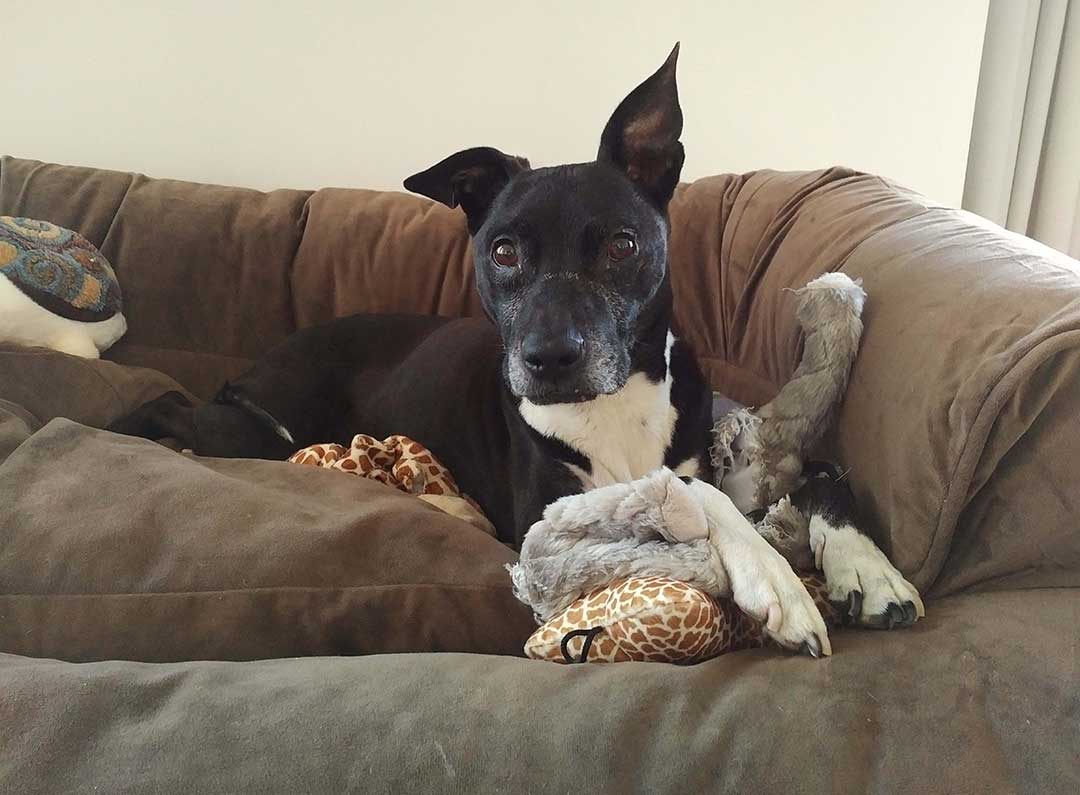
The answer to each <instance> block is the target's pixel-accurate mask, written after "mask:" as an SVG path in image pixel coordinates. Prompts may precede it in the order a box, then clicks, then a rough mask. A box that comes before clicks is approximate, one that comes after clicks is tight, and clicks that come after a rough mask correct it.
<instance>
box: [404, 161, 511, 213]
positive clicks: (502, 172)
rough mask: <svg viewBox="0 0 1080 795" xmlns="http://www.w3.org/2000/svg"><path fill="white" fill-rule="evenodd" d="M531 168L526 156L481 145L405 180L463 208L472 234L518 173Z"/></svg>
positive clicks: (410, 186) (408, 187) (412, 188)
mask: <svg viewBox="0 0 1080 795" xmlns="http://www.w3.org/2000/svg"><path fill="white" fill-rule="evenodd" d="M528 168H529V161H528V160H526V159H525V158H524V157H514V156H513V155H504V154H503V153H502V152H500V151H499V150H498V149H492V148H491V147H490V146H478V147H475V148H474V149H466V150H465V151H463V152H458V153H457V154H454V155H450V157H448V158H446V159H445V160H442V161H440V162H438V163H436V164H435V165H433V166H432V167H431V168H429V169H427V170H426V171H421V172H420V173H419V174H413V175H412V176H411V177H409V178H408V179H407V180H405V189H406V190H410V191H412V192H413V193H419V194H421V195H423V196H427V197H428V198H429V199H434V200H435V201H437V202H442V203H443V204H445V205H446V206H447V207H459V206H460V207H461V209H462V210H464V211H465V217H466V218H467V219H468V221H469V233H470V234H476V230H477V229H479V228H480V226H481V225H482V224H483V223H484V218H485V216H487V211H488V210H489V209H490V208H491V203H492V202H493V201H495V197H496V196H498V195H499V191H501V190H502V189H503V188H504V187H506V183H507V182H509V181H510V178H511V177H512V176H514V175H515V174H517V173H519V172H521V171H525V170H527V169H528Z"/></svg>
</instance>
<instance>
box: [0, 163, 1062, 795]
mask: <svg viewBox="0 0 1080 795" xmlns="http://www.w3.org/2000/svg"><path fill="white" fill-rule="evenodd" d="M0 214H7V215H24V216H31V217H37V218H46V219H48V220H51V221H54V222H56V223H59V224H62V225H65V226H68V227H71V228H74V229H77V230H79V231H80V232H82V233H83V234H84V235H85V236H86V237H88V238H89V239H90V240H91V241H93V242H94V243H95V244H97V245H98V246H100V247H101V249H102V251H103V252H104V253H105V255H106V256H107V257H108V258H109V259H110V260H111V261H112V262H113V263H114V264H115V266H116V269H117V272H118V274H119V277H120V280H121V283H122V285H123V289H124V295H125V302H126V307H125V309H126V314H127V316H128V320H129V325H130V331H129V332H128V334H127V336H126V337H125V338H124V339H123V340H122V341H121V342H120V343H119V344H117V345H116V346H115V347H114V348H113V349H112V350H110V351H109V352H108V354H107V356H106V359H107V361H100V362H89V361H84V360H80V359H74V358H72V357H68V356H64V355H61V354H55V353H51V352H48V351H43V350H27V349H15V348H11V347H7V348H0V791H3V792H61V791H96V790H100V791H106V792H135V791H144V792H196V791H198V792H218V791H221V792H235V791H258V792H268V791H280V792H301V791H306V792H335V791H343V790H346V789H354V790H360V791H372V792H384V791H385V792H393V791H433V792H450V791H462V792H481V791H498V792H568V791H575V792H590V791H605V792H606V791H611V792H626V791H631V790H634V791H643V792H658V791H680V792H699V791H716V790H720V789H724V790H730V791H776V790H781V789H783V790H786V791H806V792H822V791H829V790H832V791H865V790H874V791H882V792H897V791H913V792H927V791H935V792H937V791H940V792H968V791H980V792H984V791H1001V790H1005V791H1009V790H1020V791H1025V792H1039V793H1043V792H1076V791H1080V761H1078V760H1080V756H1078V749H1080V590H1077V588H1078V586H1080V530H1078V520H1077V516H1078V513H1080V467H1078V464H1077V462H1078V461H1080V264H1078V263H1077V262H1076V261H1074V260H1071V259H1069V258H1067V257H1064V256H1062V255H1059V254H1056V253H1054V252H1052V251H1050V250H1048V249H1046V248H1044V247H1042V246H1040V245H1038V244H1036V243H1033V242H1031V241H1030V240H1027V239H1025V238H1021V237H1018V236H1015V235H1012V234H1010V233H1007V232H1004V231H1003V230H1001V229H999V228H997V227H994V226H992V225H990V224H988V223H985V222H982V221H979V220H978V219H977V218H975V217H973V216H971V215H968V214H966V213H962V212H959V211H956V210H951V209H947V208H943V207H939V206H936V205H934V204H932V203H930V202H928V201H927V200H926V199H924V198H923V197H921V196H918V195H915V194H913V193H911V192H909V191H906V190H904V189H902V188H900V187H898V186H896V185H894V184H891V183H889V182H887V181H884V180H882V179H880V178H878V177H875V176H871V175H867V174H860V173H856V172H853V171H851V170H849V169H843V168H832V169H828V170H824V171H812V172H798V173H778V172H771V171H758V172H754V173H751V174H745V175H725V176H718V177H713V178H709V179H703V180H699V181H697V182H695V183H693V184H689V185H683V186H681V187H680V188H679V190H678V192H677V195H676V197H675V200H674V203H673V205H672V210H671V215H672V226H673V229H672V260H671V268H672V272H673V278H674V285H675V292H676V302H677V314H678V326H679V332H680V333H681V335H682V336H683V337H685V338H686V339H688V340H689V341H690V342H691V343H692V344H693V346H694V348H695V349H696V351H697V353H698V356H699V357H700V359H701V361H702V363H703V366H704V369H705V371H706V372H707V374H708V376H709V377H710V379H711V380H712V383H713V385H714V387H715V388H716V389H717V390H719V391H722V392H724V393H725V394H727V395H730V396H731V397H734V398H736V399H738V400H741V401H744V402H748V403H752V404H759V403H761V402H763V401H765V400H767V399H769V398H770V397H771V396H772V395H773V394H774V393H775V392H776V390H777V386H778V385H779V384H781V383H783V382H784V380H785V379H786V378H787V377H788V376H789V375H790V374H791V372H792V370H793V368H794V364H795V362H796V360H797V357H798V353H799V344H800V341H799V335H798V330H797V327H796V324H795V321H794V317H793V314H792V299H791V297H790V294H789V293H787V292H785V291H784V290H783V288H785V287H796V286H800V285H802V284H804V283H805V282H806V281H808V280H809V279H811V278H812V277H814V276H816V275H818V274H820V273H822V272H825V271H828V270H834V269H841V270H843V271H844V272H846V273H848V274H849V275H851V276H853V277H859V278H861V279H862V280H863V283H864V285H865V287H866V289H867V291H868V293H869V295H870V300H869V303H868V306H867V310H866V332H865V336H864V342H863V345H862V349H861V353H860V356H859V360H858V362H857V364H856V367H855V371H854V374H853V379H852V382H851V386H850V388H849V390H848V394H847V397H846V400H845V402H844V406H843V410H842V413H841V416H840V420H839V423H838V427H837V430H836V432H835V434H833V435H832V436H831V437H830V439H829V446H830V448H831V450H830V452H831V453H832V454H834V455H836V456H838V457H839V458H840V459H841V460H842V461H844V463H845V464H847V465H849V466H850V467H851V475H850V478H851V481H852V484H853V486H854V488H855V490H856V493H857V496H858V498H859V500H860V502H861V504H862V506H863V507H864V509H865V512H866V513H867V514H868V516H869V518H870V522H871V527H872V530H873V532H874V534H875V535H876V538H877V539H878V541H879V542H880V544H881V545H882V547H883V548H884V549H885V550H886V551H887V552H889V553H890V555H891V556H892V557H893V559H894V560H895V561H896V563H897V564H898V566H899V567H900V568H901V569H902V570H903V571H904V572H905V574H906V575H907V577H908V578H909V579H911V580H912V581H913V582H914V583H916V584H917V585H918V587H919V588H920V589H922V591H923V593H924V594H926V595H927V597H928V601H927V608H928V615H927V618H926V619H925V620H924V621H920V622H919V624H918V625H917V626H915V627H914V628H912V629H910V630H904V631H897V632H893V633H874V632H868V631H854V630H852V631H837V632H836V633H835V634H834V636H833V648H834V656H833V657H832V658H830V659H827V660H821V661H812V660H809V659H806V658H797V657H792V656H789V655H786V654H782V653H778V652H775V651H767V650H760V651H749V652H740V653H736V654H731V655H728V656H725V657H722V658H719V659H716V660H713V661H710V662H708V663H704V664H702V665H698V666H695V667H689V668H682V667H674V666H666V665H657V664H621V665H612V666H601V665H596V666H573V667H564V666H558V665H553V664H549V663H539V662H532V661H528V660H525V659H522V658H521V657H520V652H521V644H522V642H523V641H524V639H525V637H526V636H527V635H528V633H529V632H530V630H531V628H532V623H531V618H530V616H529V614H528V611H527V610H525V609H524V608H523V607H522V606H521V605H519V604H518V603H517V602H515V600H514V599H513V597H512V595H511V594H510V591H509V587H508V581H507V577H506V573H505V571H504V570H503V566H504V564H505V563H507V562H509V561H511V560H513V557H514V556H513V553H512V552H511V551H510V550H508V549H507V548H506V547H504V546H502V545H500V544H499V543H497V542H496V541H495V540H494V539H492V538H490V537H489V536H487V535H485V534H484V533H482V532H481V531H480V530H477V529H476V528H474V527H472V526H470V525H469V524H467V523H465V522H463V521H461V520H459V519H455V518H453V517H451V516H449V515H447V514H443V513H441V512H439V511H437V510H435V509H434V508H431V507H430V506H427V505H425V504H423V503H421V502H420V501H418V500H415V499H414V498H411V497H409V496H407V495H404V494H401V493H399V492H396V491H393V490H391V489H389V488H387V487H385V486H382V485H380V484H376V483H370V482H365V481H362V480H360V479H358V478H352V477H348V476H345V475H341V474H339V473H334V472H326V471H313V470H308V469H305V468H301V467H297V466H294V465H289V464H285V463H277V462H265V461H245V460H233V461H224V460H211V459H199V458H196V457H193V456H190V455H182V454H179V453H176V452H173V451H171V450H168V449H166V448H164V447H162V446H160V445H156V444H154V443H151V442H146V441H142V440H137V439H130V438H126V437H119V436H115V435H113V434H109V433H106V432H104V431H101V430H97V429H98V428H100V427H102V426H103V425H105V424H107V423H108V422H109V421H111V420H112V419H114V418H116V417H117V416H119V415H121V414H123V413H124V412H126V411H127V410H129V409H130V408H131V407H132V406H134V405H137V404H139V403H140V402H142V401H143V400H145V399H147V398H149V397H153V396H155V395H157V394H160V393H162V392H164V391H166V390H168V389H172V388H177V385H181V386H182V387H183V388H185V389H187V390H189V391H190V392H191V393H192V394H193V395H195V396H199V397H202V398H206V397H208V396H209V395H211V394H212V392H213V391H214V390H215V389H216V387H217V386H218V385H219V384H220V383H221V381H222V380H224V379H226V378H229V377H230V376H233V375H235V374H237V373H239V372H240V371H242V370H243V369H244V368H246V367H247V366H248V365H249V364H250V363H251V361H252V360H253V359H254V358H255V357H257V356H259V354H261V353H262V352H263V351H265V350H266V349H267V348H268V347H270V346H271V345H273V344H274V343H276V342H278V341H280V340H281V339H283V338H284V337H285V336H286V335H287V334H289V333H290V332H292V331H293V330H295V329H297V328H302V327H304V326H307V325H310V324H312V323H317V322H319V321H321V320H324V319H326V318H329V317H332V316H335V315H341V314H346V313H351V312H359V311H366V312H389V311H409V312H422V313H437V314H443V315H477V314H478V313H479V307H478V303H477V300H476V297H475V295H474V293H473V288H472V276H471V273H470V269H469V266H468V254H467V249H468V242H467V238H466V234H465V230H464V223H463V221H462V219H461V218H460V217H459V216H458V215H457V214H456V213H455V212H452V211H450V210H447V209H446V208H443V207H441V206H438V205H434V204H432V203H430V202H428V201H426V200H424V199H420V198H416V197H413V196H408V195H403V194H398V193H376V192H368V191H357V190H337V189H327V190H320V191H316V192H303V191H288V190H282V191H274V192H271V193H259V192H255V191H250V190H242V189H238V188H224V187H216V186H209V185H194V184H188V183H181V182H173V181H167V180H154V179H148V178H146V177H144V176H139V175H131V174H121V173H115V172H108V171H96V170H91V169H85V168H72V167H66V166H57V165H46V164H42V163H38V162H34V161H27V160H19V159H13V158H5V159H3V160H2V161H0ZM362 430H363V429H357V431H362ZM493 476H497V475H496V474H495V473H493ZM434 652H440V653H434ZM355 655H365V656H355Z"/></svg>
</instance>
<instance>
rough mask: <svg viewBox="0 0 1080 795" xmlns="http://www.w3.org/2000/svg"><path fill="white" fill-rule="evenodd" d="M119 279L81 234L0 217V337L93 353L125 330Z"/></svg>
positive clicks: (92, 355)
mask: <svg viewBox="0 0 1080 795" xmlns="http://www.w3.org/2000/svg"><path fill="white" fill-rule="evenodd" d="M122 308H123V307H122V298H121V294H120V284H119V282H117V280H116V274H115V273H114V272H113V269H112V266H111V265H110V264H109V262H108V260H106V259H105V257H104V256H102V254H101V252H100V251H98V250H97V248H96V247H95V246H94V245H93V244H92V243H91V242H90V241H89V240H87V239H86V238H84V237H83V236H82V235H80V234H78V233H77V232H73V231H71V230H70V229H64V228H63V227H60V226H57V225H56V224H52V223H49V222H48V221H35V220H33V219H30V218H13V217H11V216H8V215H3V216H0V342H14V343H17V344H20V345H33V346H42V347H46V348H53V349H55V350H58V351H62V352H64V353H71V354H75V355H77V356H83V357H86V358H97V357H98V355H99V353H100V352H101V351H104V350H105V349H106V348H108V347H109V346H110V345H112V344H113V343H114V342H116V340H118V339H119V338H120V337H121V336H123V334H124V332H125V331H126V330H127V322H126V321H125V319H124V315H123V314H122Z"/></svg>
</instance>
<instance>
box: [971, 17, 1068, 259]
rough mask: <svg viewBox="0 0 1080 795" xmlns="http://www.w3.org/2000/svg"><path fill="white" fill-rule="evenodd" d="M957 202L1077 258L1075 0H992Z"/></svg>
mask: <svg viewBox="0 0 1080 795" xmlns="http://www.w3.org/2000/svg"><path fill="white" fill-rule="evenodd" d="M963 206H964V208H965V209H967V210H971V211H972V212H976V213H979V214H980V215H982V216H985V217H986V218H989V219H990V220H992V221H995V222H997V223H999V224H1001V225H1002V226H1005V227H1007V228H1009V229H1012V230H1013V231H1015V232H1020V233H1021V234H1024V235H1028V236H1030V237H1033V238H1035V239H1037V240H1041V241H1042V242H1044V243H1046V244H1047V245H1050V246H1053V247H1054V248H1057V249H1060V250H1061V251H1065V252H1067V253H1069V254H1071V255H1072V256H1074V257H1078V258H1080V0H990V12H989V15H988V17H987V23H986V41H985V43H984V45H983V58H982V70H981V72H980V75H979V91H978V96H977V99H976V102H975V118H974V122H973V125H972V134H971V149H970V151H969V153H968V168H967V177H966V180H965V183H964V200H963Z"/></svg>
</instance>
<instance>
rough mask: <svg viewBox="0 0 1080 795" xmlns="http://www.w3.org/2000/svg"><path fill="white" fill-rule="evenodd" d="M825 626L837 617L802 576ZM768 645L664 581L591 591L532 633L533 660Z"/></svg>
mask: <svg viewBox="0 0 1080 795" xmlns="http://www.w3.org/2000/svg"><path fill="white" fill-rule="evenodd" d="M802 580H803V584H804V585H806V588H807V590H808V591H809V592H810V595H811V596H812V597H813V599H814V602H815V603H816V604H817V606H818V609H819V610H821V615H822V617H823V618H824V619H825V622H826V623H827V624H834V623H836V620H837V614H836V610H835V608H833V606H832V605H831V604H830V603H829V600H828V598H827V595H826V594H827V591H826V588H825V581H824V580H823V579H822V578H821V577H820V576H818V575H817V574H804V575H802ZM768 644H769V640H768V638H767V637H766V635H765V634H764V632H763V631H762V626H761V624H760V623H759V622H757V621H755V620H754V619H752V618H751V617H750V616H748V615H746V614H745V613H743V612H742V611H741V610H739V608H737V607H736V606H735V604H734V602H732V601H730V600H728V599H714V598H713V597H711V596H709V595H708V594H706V593H705V592H703V591H701V590H698V589H697V588H694V587H692V586H690V585H687V584H686V583H683V582H678V581H676V580H669V579H667V578H664V577H631V578H629V579H626V580H622V581H620V582H618V583H614V584H612V585H609V586H607V587H605V588H598V589H597V590H595V591H593V592H592V593H590V594H587V595H585V596H583V597H581V598H580V599H578V600H577V601H576V602H574V603H573V604H571V605H570V606H569V607H568V608H567V609H566V610H565V611H563V612H562V613H561V614H559V615H557V616H555V617H554V618H552V619H551V620H550V621H548V622H547V623H546V624H544V625H543V626H542V627H540V629H538V630H536V632H534V633H533V634H532V636H531V637H530V638H529V640H528V641H526V643H525V654H526V655H527V656H529V657H531V658H532V659H534V660H550V661H551V662H559V663H577V662H630V661H635V662H666V663H682V664H688V663H696V662H701V661H703V660H707V659H709V658H711V657H716V656H718V655H720V654H726V653H727V652H731V651H738V650H740V649H750V648H757V647H760V646H765V645H768Z"/></svg>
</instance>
